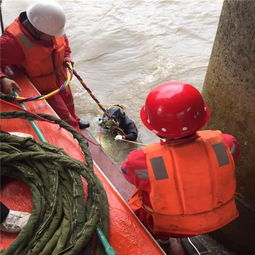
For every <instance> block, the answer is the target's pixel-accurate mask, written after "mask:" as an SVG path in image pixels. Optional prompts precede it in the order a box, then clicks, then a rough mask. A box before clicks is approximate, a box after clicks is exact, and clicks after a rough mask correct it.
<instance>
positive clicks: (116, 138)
mask: <svg viewBox="0 0 255 255" xmlns="http://www.w3.org/2000/svg"><path fill="white" fill-rule="evenodd" d="M123 139H124V137H123V136H122V135H116V136H115V138H114V140H116V141H120V140H123Z"/></svg>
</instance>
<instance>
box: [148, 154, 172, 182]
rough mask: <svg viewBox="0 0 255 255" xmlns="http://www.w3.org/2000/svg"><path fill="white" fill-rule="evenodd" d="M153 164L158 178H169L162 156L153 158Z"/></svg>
mask: <svg viewBox="0 0 255 255" xmlns="http://www.w3.org/2000/svg"><path fill="white" fill-rule="evenodd" d="M151 166H152V170H153V173H154V176H155V179H156V180H164V179H167V178H168V174H167V171H166V167H165V163H164V160H163V158H162V157H157V158H152V159H151Z"/></svg>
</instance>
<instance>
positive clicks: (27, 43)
mask: <svg viewBox="0 0 255 255" xmlns="http://www.w3.org/2000/svg"><path fill="white" fill-rule="evenodd" d="M19 39H20V40H21V42H22V43H23V44H24V45H25V46H26V48H28V49H31V48H32V47H33V43H32V42H31V41H30V40H29V39H28V38H27V37H26V36H25V35H23V34H21V35H20V36H19Z"/></svg>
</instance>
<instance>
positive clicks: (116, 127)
mask: <svg viewBox="0 0 255 255" xmlns="http://www.w3.org/2000/svg"><path fill="white" fill-rule="evenodd" d="M69 68H70V69H71V70H72V72H73V74H74V76H75V77H76V78H77V79H78V81H79V82H80V83H81V85H82V86H83V88H84V89H86V90H87V92H88V93H89V95H90V96H91V98H92V99H93V100H94V101H95V102H96V103H97V105H98V106H99V108H100V109H101V110H102V111H103V112H104V114H105V115H106V116H107V117H108V118H109V119H110V120H111V121H112V123H113V126H114V128H115V129H116V130H118V132H120V133H121V134H122V135H124V136H126V134H125V133H124V131H123V130H122V129H121V128H120V127H119V126H118V124H117V123H116V121H115V120H114V119H113V118H112V116H111V115H110V114H109V113H108V112H107V111H106V109H105V108H104V107H103V106H102V105H101V103H100V102H99V100H98V99H97V98H96V97H95V96H94V95H93V93H92V91H91V90H90V89H89V87H88V86H87V85H86V83H85V82H84V81H83V79H82V78H81V76H80V75H79V74H78V73H77V72H76V71H75V70H74V69H73V67H72V66H71V64H69Z"/></svg>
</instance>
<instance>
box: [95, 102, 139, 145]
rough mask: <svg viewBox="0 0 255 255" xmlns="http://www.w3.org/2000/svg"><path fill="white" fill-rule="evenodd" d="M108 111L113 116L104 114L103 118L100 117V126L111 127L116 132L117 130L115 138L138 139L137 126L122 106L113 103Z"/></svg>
mask: <svg viewBox="0 0 255 255" xmlns="http://www.w3.org/2000/svg"><path fill="white" fill-rule="evenodd" d="M106 112H107V113H108V115H109V116H110V117H111V118H109V117H108V116H107V115H106V114H104V115H103V117H102V119H99V121H100V123H99V125H100V126H102V127H103V128H105V129H110V130H111V131H113V132H115V133H116V132H117V133H118V135H116V136H115V138H114V139H115V140H123V139H125V140H130V141H136V139H137V136H138V130H137V127H136V125H135V123H134V121H133V120H131V119H130V118H129V117H128V116H127V115H126V113H125V112H124V111H123V107H122V106H120V105H118V104H114V105H111V106H110V107H109V108H108V109H107V111H106ZM113 120H114V121H113ZM114 122H115V123H114ZM120 130H122V131H123V133H124V134H125V135H123V133H122V132H120Z"/></svg>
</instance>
